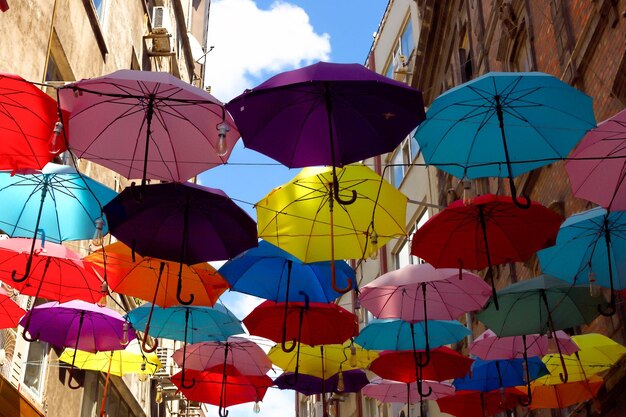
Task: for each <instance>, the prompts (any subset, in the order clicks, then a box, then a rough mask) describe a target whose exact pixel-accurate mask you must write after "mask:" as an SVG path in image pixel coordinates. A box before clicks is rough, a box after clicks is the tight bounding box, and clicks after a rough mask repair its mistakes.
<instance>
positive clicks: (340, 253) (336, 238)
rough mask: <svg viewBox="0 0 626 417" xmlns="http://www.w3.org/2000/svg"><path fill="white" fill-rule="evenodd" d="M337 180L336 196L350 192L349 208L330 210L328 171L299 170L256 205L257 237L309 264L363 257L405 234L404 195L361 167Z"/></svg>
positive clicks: (342, 171) (340, 174)
mask: <svg viewBox="0 0 626 417" xmlns="http://www.w3.org/2000/svg"><path fill="white" fill-rule="evenodd" d="M337 177H338V181H339V190H338V192H339V194H340V195H342V196H345V195H346V194H349V193H351V192H355V193H356V200H355V202H354V203H353V204H350V205H340V206H338V207H337V209H332V206H333V204H332V203H331V202H332V201H333V199H332V198H330V192H331V191H332V182H333V181H332V170H331V168H327V167H326V168H324V167H316V168H305V169H303V170H302V171H301V172H300V173H299V174H298V175H297V176H296V177H295V178H294V179H292V180H291V181H290V182H288V183H287V184H285V185H282V186H280V187H277V188H275V189H274V190H272V191H271V192H270V193H269V194H268V195H266V196H265V197H264V198H263V199H262V200H261V201H259V202H258V203H257V204H256V210H257V216H258V222H259V225H258V228H259V237H261V238H263V239H265V240H267V241H268V242H270V243H272V244H274V245H276V246H278V247H280V248H281V249H284V250H285V251H287V252H289V253H291V254H293V255H294V256H296V257H297V258H298V259H300V260H302V261H304V262H306V263H310V262H317V261H327V260H332V259H335V258H336V259H361V258H365V257H367V256H369V255H370V254H371V253H373V252H375V251H376V250H377V249H378V247H377V245H379V246H382V245H384V244H385V243H386V242H387V241H389V240H390V239H392V238H393V237H397V236H405V235H406V228H405V217H406V204H407V198H406V196H404V194H402V193H401V192H400V191H398V190H396V189H395V188H394V187H393V186H391V184H389V183H388V182H387V181H385V180H384V179H382V178H381V177H380V176H378V175H377V174H376V173H375V172H374V171H373V170H372V169H370V168H368V167H366V166H363V165H350V166H346V167H344V168H342V169H340V170H338V171H337ZM374 235H375V236H376V238H375V239H374V238H373V236H374ZM373 241H374V242H375V243H374V242H373ZM333 245H334V246H333Z"/></svg>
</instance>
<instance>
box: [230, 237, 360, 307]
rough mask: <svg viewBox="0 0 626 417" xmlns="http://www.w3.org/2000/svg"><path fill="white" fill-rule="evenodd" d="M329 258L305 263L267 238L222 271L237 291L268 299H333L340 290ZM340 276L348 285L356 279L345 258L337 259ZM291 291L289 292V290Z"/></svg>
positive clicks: (340, 279)
mask: <svg viewBox="0 0 626 417" xmlns="http://www.w3.org/2000/svg"><path fill="white" fill-rule="evenodd" d="M330 270H331V267H330V263H329V262H313V263H303V262H302V261H301V260H300V259H298V258H296V257H295V256H293V255H291V254H290V253H288V252H285V251H284V250H282V249H281V248H279V247H278V246H274V245H272V244H271V243H269V242H266V241H264V240H261V241H259V246H258V247H255V248H252V249H248V250H247V251H245V252H243V253H241V254H239V255H237V256H236V257H234V258H233V259H231V260H229V261H228V262H226V263H225V264H224V265H223V266H222V267H221V268H220V269H219V273H220V274H221V275H222V276H223V277H224V278H226V280H227V281H228V282H229V284H230V285H231V286H232V290H233V291H237V292H241V293H244V294H250V295H254V296H257V297H261V298H265V299H267V300H272V301H279V302H288V301H304V299H305V297H304V295H303V294H302V293H304V294H306V295H307V296H308V297H309V299H310V301H313V302H321V303H328V302H332V301H333V300H335V299H336V298H338V297H339V296H341V294H340V293H338V292H337V291H335V290H333V287H332V277H331V273H330ZM335 274H336V280H337V283H338V285H339V286H340V287H342V288H343V287H345V286H346V285H347V283H348V280H354V277H355V275H354V270H353V269H352V268H350V266H349V265H348V264H347V263H346V262H344V261H335ZM287 291H289V292H287Z"/></svg>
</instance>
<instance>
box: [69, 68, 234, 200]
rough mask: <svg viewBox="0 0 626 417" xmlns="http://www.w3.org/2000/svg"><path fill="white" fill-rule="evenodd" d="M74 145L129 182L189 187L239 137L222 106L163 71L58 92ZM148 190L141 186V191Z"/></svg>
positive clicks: (111, 77)
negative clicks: (149, 181) (150, 181)
mask: <svg viewBox="0 0 626 417" xmlns="http://www.w3.org/2000/svg"><path fill="white" fill-rule="evenodd" d="M59 102H60V104H61V107H62V108H63V109H64V110H66V111H68V112H69V120H68V126H67V127H68V130H69V132H70V143H69V147H70V149H71V150H72V152H74V154H76V156H78V157H79V158H86V159H89V160H91V161H93V162H96V163H98V164H100V165H103V166H105V167H107V168H110V169H112V170H114V171H116V172H119V173H120V174H122V175H124V176H125V177H126V178H141V179H142V185H145V183H146V180H147V179H157V180H164V181H177V182H183V181H187V180H188V179H190V178H191V177H193V176H195V175H198V174H200V173H201V172H203V171H206V170H207V169H209V168H212V167H214V166H217V165H221V164H223V163H225V162H226V160H227V159H228V156H229V154H230V152H231V150H232V148H233V146H234V145H235V142H236V141H237V139H238V137H239V133H238V132H237V129H236V128H235V125H234V123H233V121H232V119H231V117H230V116H229V115H228V113H226V111H225V110H224V107H223V105H222V103H221V102H219V101H218V100H217V99H215V98H214V97H213V96H211V95H210V94H209V93H207V92H205V91H203V90H201V89H199V88H197V87H195V86H193V85H191V84H188V83H185V82H183V81H181V80H179V79H177V78H176V77H174V76H172V75H170V74H168V73H165V72H151V71H132V70H120V71H116V72H114V73H112V74H108V75H105V76H102V77H98V78H92V79H86V80H81V81H77V82H74V83H71V84H68V85H66V86H64V87H62V88H61V89H59ZM142 188H143V187H142Z"/></svg>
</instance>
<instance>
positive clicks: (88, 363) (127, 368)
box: [59, 339, 163, 376]
mask: <svg viewBox="0 0 626 417" xmlns="http://www.w3.org/2000/svg"><path fill="white" fill-rule="evenodd" d="M74 354H76V361H75V362H74V366H76V367H77V368H79V369H83V370H91V371H100V372H108V373H111V374H113V375H117V376H123V375H126V374H146V375H152V374H154V373H155V372H156V371H157V370H158V369H160V368H162V367H163V365H162V364H161V362H160V361H159V358H158V357H157V355H155V354H154V353H148V354H143V355H142V353H141V349H140V347H139V341H138V339H135V340H133V341H132V342H130V343H129V344H128V346H127V347H126V349H124V350H116V351H111V352H98V353H90V352H85V351H82V350H74V349H70V348H67V349H65V350H64V351H63V353H62V354H61V357H59V360H60V361H62V362H66V363H69V364H71V363H72V361H73V360H74ZM144 364H145V365H144Z"/></svg>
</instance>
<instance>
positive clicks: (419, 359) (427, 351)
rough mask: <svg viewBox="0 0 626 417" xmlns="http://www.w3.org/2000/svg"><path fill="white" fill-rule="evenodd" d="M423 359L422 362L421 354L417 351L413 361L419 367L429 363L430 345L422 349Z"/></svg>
mask: <svg viewBox="0 0 626 417" xmlns="http://www.w3.org/2000/svg"><path fill="white" fill-rule="evenodd" d="M424 354H425V355H424V356H425V358H424V361H423V362H422V354H421V353H418V354H417V358H415V361H416V362H417V366H419V367H420V368H424V367H426V366H428V364H429V363H430V347H428V346H427V347H426V350H425V351H424Z"/></svg>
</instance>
